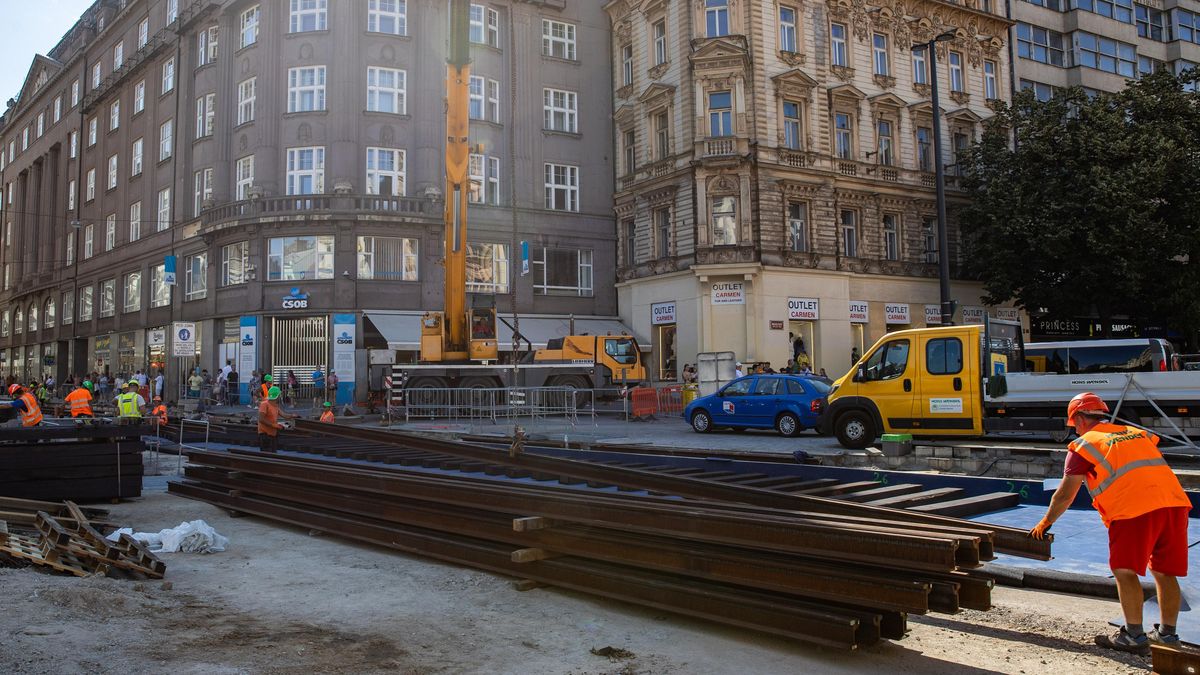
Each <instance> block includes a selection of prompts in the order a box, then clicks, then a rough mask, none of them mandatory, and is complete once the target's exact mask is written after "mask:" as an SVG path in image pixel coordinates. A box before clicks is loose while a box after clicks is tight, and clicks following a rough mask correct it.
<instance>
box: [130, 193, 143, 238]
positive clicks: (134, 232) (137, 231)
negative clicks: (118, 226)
mask: <svg viewBox="0 0 1200 675" xmlns="http://www.w3.org/2000/svg"><path fill="white" fill-rule="evenodd" d="M141 238H142V203H141V202H134V203H132V204H130V205H129V241H130V242H135V241H137V240H138V239H141Z"/></svg>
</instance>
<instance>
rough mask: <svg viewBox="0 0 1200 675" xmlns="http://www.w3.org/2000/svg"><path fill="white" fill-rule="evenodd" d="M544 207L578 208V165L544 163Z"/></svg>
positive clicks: (559, 208)
mask: <svg viewBox="0 0 1200 675" xmlns="http://www.w3.org/2000/svg"><path fill="white" fill-rule="evenodd" d="M546 208H547V209H551V210H554V211H578V210H579V167H577V166H572V165H570V164H550V163H548V162H547V163H546Z"/></svg>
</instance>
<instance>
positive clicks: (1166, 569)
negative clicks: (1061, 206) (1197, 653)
mask: <svg viewBox="0 0 1200 675" xmlns="http://www.w3.org/2000/svg"><path fill="white" fill-rule="evenodd" d="M1107 412H1108V405H1106V404H1105V403H1104V401H1103V400H1102V399H1101V398H1100V397H1099V396H1097V395H1095V394H1092V393H1083V394H1079V395H1078V396H1076V397H1075V398H1073V399H1071V402H1070V404H1068V405H1067V426H1071V427H1075V430H1076V431H1077V432H1078V433H1079V438H1077V439H1075V440H1074V441H1072V442H1071V444H1070V445H1069V446H1067V450H1068V452H1067V463H1066V469H1065V471H1064V475H1063V481H1062V483H1061V484H1060V485H1059V486H1058V489H1057V490H1055V491H1054V497H1053V498H1052V499H1051V500H1050V508H1049V509H1048V510H1047V511H1046V515H1045V517H1043V518H1042V520H1041V522H1039V523H1038V524H1037V526H1036V527H1034V528H1033V530H1032V531H1030V533H1029V534H1030V536H1032V537H1033V538H1035V539H1041V538H1043V537H1044V536H1045V534H1046V531H1047V530H1049V529H1050V526H1051V525H1052V524H1053V523H1054V521H1056V520H1058V518H1059V517H1060V516H1062V514H1063V513H1065V512H1066V510H1067V508H1069V507H1070V505H1071V502H1073V501H1075V495H1076V494H1077V493H1078V492H1079V486H1080V484H1082V483H1084V482H1085V481H1086V483H1087V488H1088V492H1090V493H1091V495H1092V505H1093V506H1095V507H1096V510H1097V511H1099V512H1100V518H1101V519H1102V520H1103V521H1104V525H1105V527H1107V528H1108V565H1109V567H1110V568H1112V571H1113V576H1114V577H1115V578H1116V580H1117V595H1118V596H1119V597H1120V599H1121V611H1122V613H1123V614H1124V615H1125V625H1124V626H1122V627H1121V629H1120V630H1119V631H1117V632H1116V633H1115V634H1113V635H1108V634H1101V635H1097V636H1096V644H1098V645H1100V646H1101V647H1108V648H1110V649H1117V650H1120V651H1123V652H1133V653H1135V654H1148V653H1149V652H1150V643H1151V642H1157V643H1160V644H1167V645H1178V644H1179V636H1178V635H1177V634H1176V632H1175V625H1176V624H1175V622H1176V621H1177V620H1178V618H1179V605H1180V593H1179V580H1178V578H1177V577H1183V576H1187V562H1188V539H1187V527H1188V512H1189V511H1190V510H1191V508H1192V504H1191V502H1190V501H1189V500H1188V498H1187V495H1186V494H1185V493H1184V491H1183V487H1182V486H1180V484H1179V480H1178V479H1177V478H1176V477H1175V474H1174V473H1173V472H1172V471H1171V467H1169V466H1167V461H1166V460H1165V459H1163V456H1162V453H1160V452H1159V451H1158V437H1157V436H1155V435H1154V434H1151V433H1148V432H1146V431H1142V430H1141V429H1138V428H1136V427H1127V426H1124V425H1119V424H1112V423H1110V422H1108V421H1107V420H1106V419H1105V413H1107ZM1147 563H1149V566H1150V572H1151V573H1152V574H1153V575H1154V585H1155V586H1156V587H1157V588H1158V607H1159V610H1160V613H1161V617H1162V623H1161V624H1154V628H1153V629H1152V630H1150V631H1149V633H1147V632H1146V631H1145V630H1143V628H1142V603H1143V596H1142V584H1141V580H1140V579H1138V577H1139V576H1140V575H1143V574H1145V573H1146V566H1147Z"/></svg>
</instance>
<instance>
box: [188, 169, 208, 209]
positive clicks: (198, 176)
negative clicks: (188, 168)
mask: <svg viewBox="0 0 1200 675" xmlns="http://www.w3.org/2000/svg"><path fill="white" fill-rule="evenodd" d="M192 184H193V192H192V215H193V216H199V215H200V211H201V210H203V209H204V202H207V201H209V200H211V199H212V194H213V170H212V167H209V168H207V169H200V170H199V171H197V172H196V173H195V174H193V180H192Z"/></svg>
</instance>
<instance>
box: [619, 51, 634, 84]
mask: <svg viewBox="0 0 1200 675" xmlns="http://www.w3.org/2000/svg"><path fill="white" fill-rule="evenodd" d="M631 84H633V45H623V46H622V47H621V85H622V86H626V87H627V86H629V85H631Z"/></svg>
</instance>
